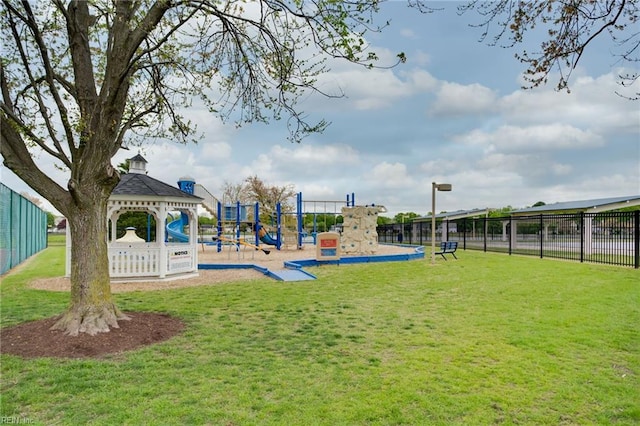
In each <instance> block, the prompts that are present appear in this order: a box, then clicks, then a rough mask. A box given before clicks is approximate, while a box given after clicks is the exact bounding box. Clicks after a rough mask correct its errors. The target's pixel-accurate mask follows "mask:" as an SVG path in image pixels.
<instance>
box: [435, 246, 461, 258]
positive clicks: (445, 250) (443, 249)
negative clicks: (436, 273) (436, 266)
mask: <svg viewBox="0 0 640 426" xmlns="http://www.w3.org/2000/svg"><path fill="white" fill-rule="evenodd" d="M457 249H458V242H457V241H443V242H441V243H440V251H437V252H436V254H439V255H440V256H442V258H443V259H444V260H447V257H446V256H445V254H450V255H452V256H453V257H455V258H456V259H457V257H456V250H457Z"/></svg>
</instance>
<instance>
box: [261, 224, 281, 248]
mask: <svg viewBox="0 0 640 426" xmlns="http://www.w3.org/2000/svg"><path fill="white" fill-rule="evenodd" d="M263 232H264V235H262V236H261V237H260V241H262V242H263V243H265V244H269V245H270V246H277V245H278V240H276V239H274V238H273V237H272V236H271V235H269V233H268V232H267V230H266V229H265V228H264V226H262V225H260V224H258V235H261V234H262V233H263Z"/></svg>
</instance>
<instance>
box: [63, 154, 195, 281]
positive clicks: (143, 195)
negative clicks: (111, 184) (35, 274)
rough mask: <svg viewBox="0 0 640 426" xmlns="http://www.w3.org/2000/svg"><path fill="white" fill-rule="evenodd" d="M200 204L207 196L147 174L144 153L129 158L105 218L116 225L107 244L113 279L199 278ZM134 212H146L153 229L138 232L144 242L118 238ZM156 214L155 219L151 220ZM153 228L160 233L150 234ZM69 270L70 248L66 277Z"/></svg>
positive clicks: (111, 224) (113, 225) (148, 222)
mask: <svg viewBox="0 0 640 426" xmlns="http://www.w3.org/2000/svg"><path fill="white" fill-rule="evenodd" d="M201 202H202V198H200V197H197V196H195V195H193V194H192V193H191V194H189V193H187V192H185V191H182V190H181V189H180V188H177V187H175V186H171V185H168V184H166V183H164V182H161V181H159V180H157V179H154V178H152V177H150V176H148V175H147V161H146V160H145V159H144V157H142V155H140V154H137V155H136V156H134V157H132V158H130V159H129V171H128V173H126V174H123V175H122V176H121V178H120V182H119V183H118V185H117V186H116V187H115V188H114V190H113V192H112V194H111V197H110V198H109V202H108V206H107V218H106V220H108V221H110V226H111V228H110V229H111V232H110V236H109V240H108V245H109V273H110V276H111V278H112V280H120V281H128V280H133V279H137V280H140V279H154V280H155V279H161V280H162V279H170V278H182V277H190V276H194V275H197V274H198V249H197V238H198V228H197V226H198V205H200V203H201ZM132 211H133V212H143V213H147V219H148V220H147V224H148V225H147V227H148V228H149V229H147V230H141V229H138V230H137V231H138V232H137V235H138V237H142V238H141V240H136V239H135V238H133V239H132V238H124V239H121V240H118V234H119V232H118V230H119V228H118V219H119V217H120V216H121V215H122V214H124V213H126V212H132ZM151 216H152V217H153V218H154V219H155V220H153V221H152V220H151V218H150V217H151ZM152 223H155V225H152ZM151 228H153V230H155V232H150V230H151ZM152 235H155V238H153V237H152ZM120 236H122V235H120ZM144 237H146V238H144ZM67 241H70V239H67ZM70 271H71V259H70V247H69V248H67V275H69V274H70Z"/></svg>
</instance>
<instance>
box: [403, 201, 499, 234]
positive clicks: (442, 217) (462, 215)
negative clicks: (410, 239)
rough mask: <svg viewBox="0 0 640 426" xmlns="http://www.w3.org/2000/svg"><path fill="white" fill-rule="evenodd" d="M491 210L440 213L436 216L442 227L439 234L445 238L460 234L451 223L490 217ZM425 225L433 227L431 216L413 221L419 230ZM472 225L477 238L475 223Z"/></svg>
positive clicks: (439, 228)
mask: <svg viewBox="0 0 640 426" xmlns="http://www.w3.org/2000/svg"><path fill="white" fill-rule="evenodd" d="M491 210H492V209H490V208H483V209H471V210H456V211H453V212H442V213H438V214H436V221H437V222H440V223H441V225H440V226H439V227H438V228H437V232H439V233H440V234H441V235H444V236H447V235H448V234H449V232H454V233H456V232H458V229H457V227H456V226H455V223H454V224H453V225H454V226H451V222H454V221H456V220H459V219H467V218H478V217H488V216H489V212H491ZM423 223H426V224H427V225H428V226H431V225H430V224H431V216H420V217H416V218H415V219H413V220H412V224H413V226H414V227H417V228H422V224H423ZM472 223H473V226H474V229H473V235H474V236H475V222H472ZM412 231H413V232H416V230H415V229H412ZM442 239H443V240H444V239H446V238H444V237H443V238H442Z"/></svg>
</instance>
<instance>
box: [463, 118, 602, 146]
mask: <svg viewBox="0 0 640 426" xmlns="http://www.w3.org/2000/svg"><path fill="white" fill-rule="evenodd" d="M454 140H455V141H457V142H460V143H464V144H466V145H469V146H481V147H484V149H485V151H486V152H495V151H498V152H536V151H557V150H567V149H584V148H593V147H599V146H603V145H604V139H603V138H602V137H601V136H600V135H598V134H595V133H594V132H593V131H591V130H581V129H577V128H575V127H573V126H571V125H568V124H560V123H552V124H547V125H538V126H529V127H517V126H509V125H504V126H501V127H499V128H498V129H496V130H495V131H493V132H488V131H485V130H480V129H476V130H472V131H470V132H468V133H466V134H463V135H459V136H456V137H455V138H454Z"/></svg>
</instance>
